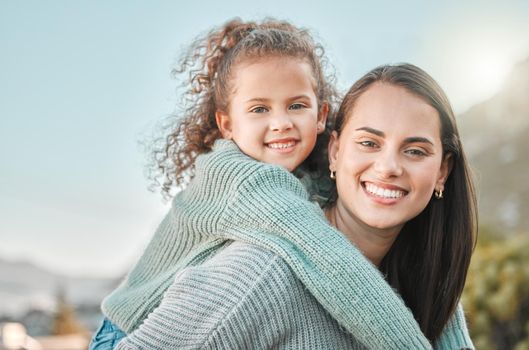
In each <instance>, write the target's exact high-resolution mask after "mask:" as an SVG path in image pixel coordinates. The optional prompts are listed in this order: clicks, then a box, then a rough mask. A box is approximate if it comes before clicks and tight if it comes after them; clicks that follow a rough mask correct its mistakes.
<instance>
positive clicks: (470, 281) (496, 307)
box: [462, 235, 529, 350]
mask: <svg viewBox="0 0 529 350" xmlns="http://www.w3.org/2000/svg"><path fill="white" fill-rule="evenodd" d="M462 302H463V306H464V308H465V311H466V314H467V318H468V321H469V326H470V334H471V336H472V339H473V341H474V345H475V346H476V348H477V349H483V350H489V349H490V350H503V349H515V350H529V236H528V235H525V236H523V235H518V236H513V237H510V238H506V239H498V238H495V237H494V235H486V237H480V242H479V243H478V245H477V247H476V250H475V252H474V255H473V257H472V263H471V264H470V269H469V272H468V278H467V284H466V287H465V290H464V292H463V297H462Z"/></svg>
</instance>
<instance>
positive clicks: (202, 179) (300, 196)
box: [103, 140, 461, 349]
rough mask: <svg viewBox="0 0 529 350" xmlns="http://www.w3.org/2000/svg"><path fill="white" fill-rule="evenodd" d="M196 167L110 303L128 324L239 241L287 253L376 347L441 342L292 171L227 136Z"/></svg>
mask: <svg viewBox="0 0 529 350" xmlns="http://www.w3.org/2000/svg"><path fill="white" fill-rule="evenodd" d="M196 174H197V175H196V177H195V179H194V180H193V181H192V183H191V184H190V185H189V186H188V188H187V189H186V190H184V191H182V192H181V193H179V194H178V195H177V196H176V197H175V199H174V200H173V206H172V208H171V211H170V212H169V214H168V215H167V217H166V218H165V219H164V220H163V222H162V223H161V224H160V226H159V228H158V230H157V232H156V233H155V236H154V237H153V240H152V241H151V243H150V244H149V246H148V247H147V249H146V251H145V252H144V254H143V256H142V257H141V259H140V261H139V262H138V264H137V265H136V267H135V268H134V269H133V271H132V272H131V273H130V274H129V275H128V276H127V278H126V280H125V281H124V282H123V283H122V285H121V286H120V287H119V288H118V289H117V290H116V291H114V292H113V293H112V294H111V295H110V296H109V297H107V298H106V299H105V301H104V302H103V312H104V313H105V315H106V316H107V317H108V318H110V319H111V320H112V321H113V322H114V323H116V324H117V325H118V326H120V328H122V329H124V330H125V331H126V332H131V331H132V330H134V329H135V328H136V327H137V326H138V325H139V324H140V323H141V321H142V320H143V319H145V317H146V316H147V314H149V313H150V312H151V311H152V310H153V309H154V308H155V307H156V306H157V305H158V304H159V303H160V301H161V299H162V294H163V293H164V291H165V290H167V288H168V287H169V285H170V284H171V283H172V282H173V280H174V278H175V274H176V273H177V272H178V271H182V269H183V268H185V267H186V266H193V265H195V264H196V263H197V262H202V261H203V260H204V259H205V257H207V256H208V255H209V254H210V253H211V252H214V250H215V249H216V248H215V247H217V246H218V245H219V244H221V243H222V242H223V241H224V240H225V239H233V240H237V241H243V242H248V243H251V244H254V245H256V246H259V247H261V248H265V249H267V250H270V251H272V252H274V253H275V254H277V255H278V256H280V257H281V258H282V259H284V261H285V262H286V263H287V264H288V266H289V267H290V268H291V269H292V271H293V272H294V274H295V275H296V276H297V278H299V280H300V281H301V282H302V283H303V285H304V286H305V287H306V288H307V289H308V290H309V291H310V293H311V294H312V295H313V296H314V297H315V299H316V300H317V301H318V302H319V304H321V305H322V306H323V308H325V310H327V312H328V313H329V314H330V315H331V316H332V318H334V319H335V320H336V321H337V322H338V323H339V324H340V325H341V326H342V327H344V328H345V329H346V330H347V331H348V332H349V333H350V334H351V335H352V337H353V338H355V339H357V340H358V341H360V342H361V343H362V344H364V345H365V346H367V347H368V348H370V349H424V348H431V345H430V344H429V342H428V341H427V339H426V338H425V337H424V336H423V335H422V333H421V331H420V329H419V327H418V325H417V323H416V321H415V320H414V318H413V315H412V314H411V312H410V310H409V309H408V308H407V307H406V306H405V305H404V303H403V301H402V300H401V299H400V298H399V297H398V295H397V294H396V293H395V292H394V291H393V290H392V289H391V287H390V286H389V285H388V284H387V283H386V281H385V280H384V279H383V277H382V275H381V274H380V272H379V271H378V270H377V269H376V268H375V267H374V266H373V265H372V264H371V263H370V262H369V261H368V260H367V259H366V258H365V257H364V256H363V255H362V254H361V253H360V251H359V250H358V249H357V248H355V247H354V246H353V245H352V244H351V243H350V242H349V241H348V240H347V239H345V238H344V237H343V236H342V235H341V234H340V233H339V232H338V231H337V230H336V229H334V228H332V227H331V226H330V225H329V224H328V223H327V221H326V219H325V217H324V216H323V213H322V211H321V210H320V208H319V207H318V206H317V205H316V204H314V203H311V202H309V201H308V200H307V199H308V194H307V192H306V190H305V189H304V187H303V186H302V184H301V182H300V181H299V180H298V179H296V178H295V177H294V176H293V175H292V174H290V173H289V172H287V171H286V170H284V169H281V168H279V167H276V166H271V165H267V164H263V163H260V162H257V161H255V160H252V159H251V158H249V157H247V156H246V155H244V154H243V153H241V152H240V150H239V149H238V147H237V146H236V145H235V144H234V143H232V142H230V141H225V140H219V141H218V142H217V143H216V144H215V147H214V151H213V152H210V153H208V154H206V155H202V156H200V157H198V159H197V163H196ZM454 337H455V339H458V340H460V342H461V339H459V338H460V335H459V334H454Z"/></svg>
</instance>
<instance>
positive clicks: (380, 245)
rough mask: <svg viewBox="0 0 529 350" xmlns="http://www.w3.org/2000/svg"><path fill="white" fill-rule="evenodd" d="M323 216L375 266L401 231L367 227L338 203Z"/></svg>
mask: <svg viewBox="0 0 529 350" xmlns="http://www.w3.org/2000/svg"><path fill="white" fill-rule="evenodd" d="M325 216H326V217H327V220H329V222H330V223H331V224H332V225H333V226H334V227H336V228H337V229H338V230H339V231H340V232H341V233H342V234H343V235H344V236H345V237H346V238H347V239H349V241H351V242H352V243H353V244H354V245H355V246H356V247H357V248H358V249H360V251H361V252H362V253H363V254H364V256H365V257H366V258H368V259H369V260H370V261H371V262H372V263H373V264H375V265H376V266H379V265H380V263H381V261H382V259H383V258H384V256H386V254H387V252H388V251H389V249H390V248H391V246H392V245H393V242H395V239H396V238H397V236H398V234H399V232H400V229H401V228H400V227H398V228H391V229H380V228H375V227H371V226H368V225H366V224H365V223H363V222H360V220H358V219H357V218H356V217H355V216H354V215H352V214H351V213H349V212H348V211H347V209H345V208H344V207H343V206H340V205H339V203H337V204H336V205H335V206H333V207H331V208H328V209H326V210H325Z"/></svg>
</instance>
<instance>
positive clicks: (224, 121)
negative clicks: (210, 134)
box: [215, 111, 232, 140]
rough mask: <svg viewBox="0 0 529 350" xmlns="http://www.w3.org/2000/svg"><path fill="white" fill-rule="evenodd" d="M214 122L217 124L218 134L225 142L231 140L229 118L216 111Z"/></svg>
mask: <svg viewBox="0 0 529 350" xmlns="http://www.w3.org/2000/svg"><path fill="white" fill-rule="evenodd" d="M215 121H216V122H217V127H218V128H219V130H220V134H221V135H222V137H223V138H225V139H227V140H231V138H232V129H231V128H232V126H231V119H230V117H229V116H228V115H227V114H226V113H224V112H222V111H216V112H215Z"/></svg>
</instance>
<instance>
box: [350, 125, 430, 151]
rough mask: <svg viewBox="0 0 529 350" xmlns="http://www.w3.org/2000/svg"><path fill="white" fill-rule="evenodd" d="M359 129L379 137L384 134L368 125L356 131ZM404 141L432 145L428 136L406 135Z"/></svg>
mask: <svg viewBox="0 0 529 350" xmlns="http://www.w3.org/2000/svg"><path fill="white" fill-rule="evenodd" d="M360 130H363V131H367V132H368V133H371V134H374V135H377V136H380V137H385V136H386V134H384V132H383V131H381V130H377V129H373V128H370V127H369V126H363V127H361V128H358V129H356V131H360ZM404 143H429V144H430V145H432V146H433V145H434V144H433V142H432V141H430V140H429V139H428V138H426V137H422V136H412V137H407V138H405V139H404Z"/></svg>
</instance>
